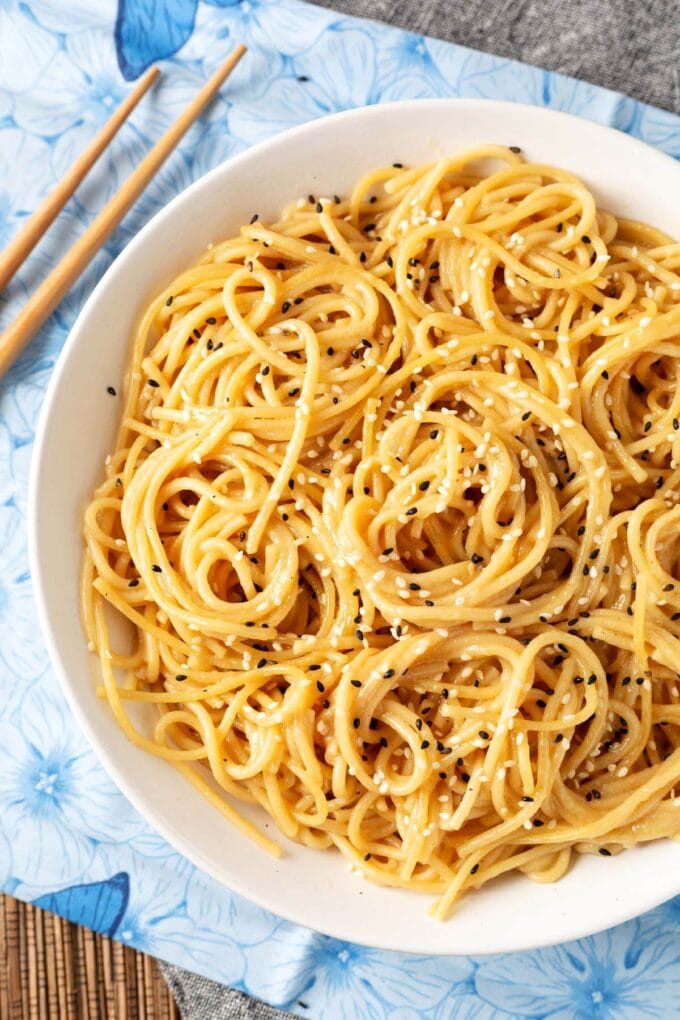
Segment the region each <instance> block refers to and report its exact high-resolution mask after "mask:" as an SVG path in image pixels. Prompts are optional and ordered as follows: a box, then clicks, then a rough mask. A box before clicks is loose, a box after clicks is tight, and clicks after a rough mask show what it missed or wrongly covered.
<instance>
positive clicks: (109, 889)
mask: <svg viewBox="0 0 680 1020" xmlns="http://www.w3.org/2000/svg"><path fill="white" fill-rule="evenodd" d="M129 896H130V879H129V877H128V875H127V874H126V873H125V872H124V871H120V872H118V874H117V875H113V876H112V877H111V878H109V879H107V880H106V881H105V882H87V883H85V884H83V885H72V886H68V887H67V888H66V889H60V890H59V891H58V892H53V893H46V894H45V895H44V896H41V897H39V898H38V899H37V900H35V901H34V903H35V906H36V907H40V908H41V909H42V910H49V911H51V912H52V913H53V914H59V916H60V917H66V918H68V920H69V921H73V923H74V924H82V925H84V926H85V927H86V928H91V929H92V931H98V932H101V933H102V934H103V935H114V934H115V932H116V928H117V927H118V925H119V924H120V921H121V919H122V917H123V914H124V913H125V909H126V907H127V903H128V899H129Z"/></svg>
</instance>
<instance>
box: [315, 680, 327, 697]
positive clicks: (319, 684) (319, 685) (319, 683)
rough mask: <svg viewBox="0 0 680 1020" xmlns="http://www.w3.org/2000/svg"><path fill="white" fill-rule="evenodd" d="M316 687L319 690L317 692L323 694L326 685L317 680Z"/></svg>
mask: <svg viewBox="0 0 680 1020" xmlns="http://www.w3.org/2000/svg"><path fill="white" fill-rule="evenodd" d="M316 689H317V691H318V692H319V694H323V693H324V691H325V690H326V685H325V684H324V683H322V682H321V680H317V681H316Z"/></svg>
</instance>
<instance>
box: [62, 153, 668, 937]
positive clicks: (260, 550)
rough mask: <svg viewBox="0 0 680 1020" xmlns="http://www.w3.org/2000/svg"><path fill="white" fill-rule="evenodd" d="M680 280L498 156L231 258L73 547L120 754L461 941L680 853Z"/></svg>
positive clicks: (179, 301)
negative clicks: (670, 849) (144, 752)
mask: <svg viewBox="0 0 680 1020" xmlns="http://www.w3.org/2000/svg"><path fill="white" fill-rule="evenodd" d="M679 269H680V245H678V244H676V243H675V242H673V241H672V239H670V238H669V237H667V236H666V235H665V234H663V233H662V232H661V231H659V230H656V229H653V228H651V227H649V226H646V225H644V224H641V223H637V222H632V221H627V220H617V219H616V218H615V217H614V216H613V215H611V214H610V213H607V212H604V211H602V210H599V209H597V208H596V206H595V202H594V200H593V197H592V195H591V194H590V192H589V191H588V190H587V188H586V187H585V186H584V184H583V183H582V182H581V181H580V180H578V179H577V178H575V177H574V176H572V175H571V174H570V173H568V172H566V171H564V170H560V169H555V168H553V167H549V166H543V165H539V164H534V163H526V162H524V161H523V160H522V158H521V154H519V153H518V152H517V151H515V150H510V149H506V148H501V147H495V146H486V147H484V148H480V149H478V150H476V151H474V152H470V153H466V154H464V155H461V156H459V157H457V158H449V159H444V160H441V161H440V162H438V163H437V164H436V165H434V166H428V167H424V168H416V169H406V168H403V167H402V166H401V165H400V164H396V163H395V164H394V165H392V166H388V167H382V168H380V169H378V170H376V171H375V172H373V173H371V174H369V175H368V176H366V177H365V178H363V179H362V180H361V181H360V182H359V183H358V185H357V186H356V188H355V189H354V191H353V192H352V194H351V195H350V196H349V197H348V198H340V197H332V196H327V197H324V196H322V197H319V196H314V195H310V196H309V197H308V198H306V199H301V200H300V201H298V202H297V203H295V204H292V205H291V206H289V207H288V208H286V209H285V210H284V212H283V215H282V217H281V219H280V220H279V221H278V222H277V223H274V224H272V225H267V224H265V223H262V222H260V221H259V219H258V218H257V216H255V215H254V216H253V218H252V221H251V222H250V224H249V225H248V226H245V227H243V228H242V230H241V232H240V234H239V235H238V236H237V237H234V238H231V239H230V240H228V241H225V242H224V243H222V244H219V245H217V246H215V247H213V248H211V249H210V250H209V251H208V252H207V253H206V255H205V256H204V257H203V258H202V259H201V261H200V262H199V263H198V264H197V265H196V266H194V267H193V268H191V269H189V270H187V272H185V273H183V274H182V275H181V276H180V277H178V279H176V280H175V281H174V282H173V283H172V284H171V285H170V286H169V287H168V288H167V290H165V291H164V292H163V293H162V294H160V295H159V296H158V297H157V298H156V299H155V300H154V301H153V303H152V304H151V305H150V307H149V308H148V310H147V312H146V313H145V315H144V318H143V320H142V322H141V324H140V327H139V330H138V332H137V335H136V338H135V341H134V349H133V353H132V361H131V366H130V371H129V376H128V378H127V381H126V386H125V395H124V408H123V414H122V424H121V427H120V431H119V434H118V438H117V441H116V445H115V449H114V450H113V452H112V455H111V457H110V458H109V459H108V464H107V468H106V479H105V481H104V482H103V484H102V485H101V486H100V487H99V489H98V490H97V492H96V495H95V498H94V500H93V501H92V503H91V504H90V506H89V508H88V509H87V513H86V518H85V536H86V542H87V554H86V559H85V567H84V571H83V576H82V610H83V616H84V620H85V628H86V631H87V634H88V636H89V638H90V640H91V641H92V643H93V645H94V646H96V649H97V650H98V652H99V657H100V662H101V671H102V674H103V684H104V686H103V693H104V695H105V697H106V698H107V699H108V701H109V703H110V705H111V708H112V710H113V713H114V715H115V717H116V719H117V721H118V723H119V724H120V725H121V726H122V727H123V729H124V730H125V732H126V734H127V735H128V736H129V738H130V739H131V740H132V741H133V742H134V743H135V744H137V745H139V746H141V747H144V748H146V749H148V750H149V751H151V752H153V753H154V754H157V755H160V756H161V757H163V758H165V759H167V760H168V761H170V762H173V763H174V764H175V765H177V766H178V767H179V768H180V769H181V770H182V771H183V773H184V774H185V775H187V776H188V777H189V778H190V779H191V781H192V782H193V783H194V784H195V785H196V786H198V787H199V788H200V789H201V790H202V791H203V792H204V793H205V795H206V796H208V797H209V798H210V799H211V801H212V802H213V803H214V804H215V805H216V806H217V807H219V808H220V809H221V810H222V811H223V812H224V814H225V815H226V816H227V817H228V818H230V819H231V820H233V821H234V822H235V823H236V824H237V825H239V826H240V827H241V828H242V829H244V830H246V831H248V832H249V833H251V834H252V835H253V836H254V837H255V838H256V839H257V840H258V841H259V842H260V844H261V845H264V846H269V847H270V848H273V849H276V848H275V847H274V846H273V844H271V843H270V841H269V840H268V839H266V838H265V837H264V836H262V835H261V834H259V833H258V832H257V831H256V829H255V828H254V827H253V826H252V825H250V824H249V823H247V822H245V821H244V820H242V819H239V815H238V813H237V812H236V811H235V810H234V808H233V807H232V806H230V804H229V803H228V802H227V800H226V799H224V796H223V795H224V794H226V795H229V797H230V799H231V800H233V799H242V800H247V801H254V802H257V803H258V804H260V805H262V806H263V807H264V808H265V809H266V810H267V811H268V812H269V814H270V815H271V816H272V818H273V819H274V820H275V822H276V824H277V826H278V827H279V829H280V830H281V832H282V833H284V834H285V835H286V836H287V837H289V838H291V839H293V840H298V841H301V842H303V843H305V844H307V845H308V846H311V847H315V848H318V849H323V848H326V847H332V846H335V847H337V848H338V849H339V850H340V851H341V852H342V853H343V854H344V855H345V857H346V858H347V859H348V860H349V862H350V863H351V864H352V865H353V866H354V867H356V868H357V869H359V870H360V871H361V872H363V873H364V874H365V876H366V877H367V878H369V879H371V880H373V881H375V882H378V883H382V884H386V885H392V886H405V887H409V888H414V889H420V890H423V891H427V892H429V893H431V894H436V895H437V897H438V899H437V903H436V908H435V910H436V914H437V916H439V917H444V916H445V915H446V914H447V912H448V910H449V908H450V907H451V905H452V904H453V902H454V901H455V900H456V898H457V897H458V896H459V895H460V894H461V893H462V892H464V891H465V890H467V889H469V888H476V887H479V886H481V885H483V884H484V883H485V882H487V881H489V880H490V879H492V878H495V877H496V876H498V875H501V874H503V873H505V872H510V871H513V870H519V871H522V872H524V873H525V874H526V875H529V876H530V877H532V878H534V879H537V880H539V881H548V880H553V879H556V878H559V877H560V876H561V875H562V874H563V873H564V872H565V870H566V869H567V867H568V865H569V862H570V860H571V858H572V855H573V853H574V852H575V851H585V852H595V853H600V854H602V855H609V854H611V853H614V852H615V851H618V850H620V849H622V848H625V847H629V846H631V845H633V844H635V843H638V842H640V841H642V840H649V839H654V838H657V837H661V836H675V835H677V834H678V832H679V831H680V810H678V808H679V807H680V796H679V797H678V798H677V799H676V786H677V785H678V783H679V782H680V689H679V686H678V673H677V670H680V562H679V559H680V527H679V525H680V507H679V506H678V486H679V483H680V473H679V472H680V467H679V465H680V459H679V458H680V386H679V385H678V384H679V383H680V303H679V301H680V274H679V272H678V270H679ZM106 604H108V606H109V607H110V609H111V610H112V611H113V615H114V616H122V617H124V618H126V620H127V621H129V624H131V625H132V627H131V630H132V632H133V641H132V644H131V646H130V648H129V649H127V650H125V649H122V650H118V651H114V650H113V649H112V647H111V644H110V640H109V625H110V619H109V616H110V614H109V613H106V612H105V611H104V607H105V605H106ZM121 676H122V677H123V678H124V679H121ZM134 702H145V703H151V704H153V705H155V706H156V707H157V709H158V713H159V714H158V720H157V722H156V724H155V728H154V729H153V733H152V735H151V736H146V735H144V734H143V733H142V732H140V731H139V730H138V729H137V728H136V727H135V726H134V725H133V724H132V722H131V720H130V718H129V716H128V708H129V706H130V705H131V703H134Z"/></svg>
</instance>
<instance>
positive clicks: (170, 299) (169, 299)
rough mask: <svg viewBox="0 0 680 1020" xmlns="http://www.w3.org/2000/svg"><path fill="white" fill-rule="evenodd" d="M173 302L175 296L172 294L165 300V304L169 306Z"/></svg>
mask: <svg viewBox="0 0 680 1020" xmlns="http://www.w3.org/2000/svg"><path fill="white" fill-rule="evenodd" d="M172 302H173V296H172V294H171V295H170V297H169V298H168V300H167V301H166V302H165V304H166V306H167V307H168V308H169V307H170V305H171V304H172Z"/></svg>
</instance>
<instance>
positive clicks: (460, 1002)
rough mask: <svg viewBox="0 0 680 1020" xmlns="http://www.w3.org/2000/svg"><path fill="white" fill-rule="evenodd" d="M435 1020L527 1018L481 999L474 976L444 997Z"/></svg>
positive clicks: (513, 1019)
mask: <svg viewBox="0 0 680 1020" xmlns="http://www.w3.org/2000/svg"><path fill="white" fill-rule="evenodd" d="M390 1020H392V1017H390ZM433 1020H526V1018H525V1017H520V1016H519V1015H518V1014H517V1013H508V1012H506V1011H505V1010H504V1009H497V1008H496V1007H495V1006H491V1005H490V1004H489V1003H488V1002H484V1000H483V999H480V998H479V996H478V995H477V992H476V991H475V987H474V977H472V978H470V979H469V980H468V981H467V982H466V985H465V987H463V988H462V989H461V990H459V989H458V988H456V989H454V990H453V991H452V992H451V994H450V995H447V996H445V997H444V999H443V1000H442V1001H441V1002H440V1004H439V1006H438V1008H437V1009H436V1010H435V1012H434V1017H433ZM555 1020H556V1018H555Z"/></svg>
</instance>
